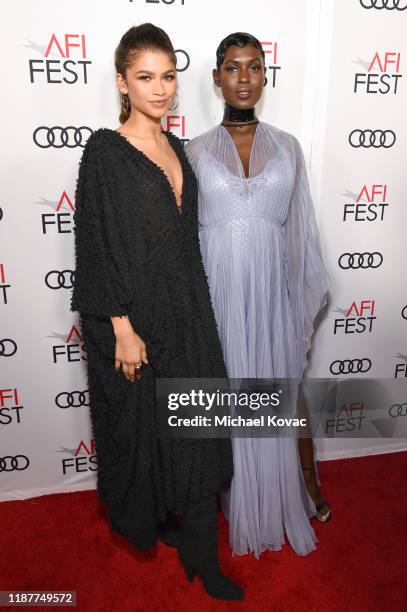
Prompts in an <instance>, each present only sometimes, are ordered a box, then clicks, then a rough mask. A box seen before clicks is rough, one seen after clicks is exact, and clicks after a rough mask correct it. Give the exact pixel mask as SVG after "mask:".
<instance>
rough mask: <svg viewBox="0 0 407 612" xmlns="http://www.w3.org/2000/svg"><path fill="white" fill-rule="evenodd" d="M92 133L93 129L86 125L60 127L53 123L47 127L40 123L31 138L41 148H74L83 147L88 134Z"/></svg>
mask: <svg viewBox="0 0 407 612" xmlns="http://www.w3.org/2000/svg"><path fill="white" fill-rule="evenodd" d="M91 134H93V130H91V129H90V127H87V126H86V125H81V127H78V128H77V127H74V126H73V125H68V126H67V127H61V126H60V125H55V126H54V127H47V126H46V125H41V126H40V127H37V129H36V130H35V131H34V133H33V139H34V142H35V144H36V145H37V146H38V147H40V148H41V149H49V147H54V149H62V147H68V148H69V149H74V148H75V147H84V146H85V144H86V141H87V139H88V138H89V136H90V135H91Z"/></svg>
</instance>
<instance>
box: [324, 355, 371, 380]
mask: <svg viewBox="0 0 407 612" xmlns="http://www.w3.org/2000/svg"><path fill="white" fill-rule="evenodd" d="M371 367H372V362H371V361H370V359H368V358H367V357H363V358H362V359H343V360H342V361H341V360H340V359H337V360H336V361H333V362H332V363H331V365H330V366H329V371H330V372H331V374H334V375H335V376H337V375H338V374H361V373H363V374H364V373H365V372H368V371H369V370H370V368H371Z"/></svg>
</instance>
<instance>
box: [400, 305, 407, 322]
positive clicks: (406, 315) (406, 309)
mask: <svg viewBox="0 0 407 612" xmlns="http://www.w3.org/2000/svg"><path fill="white" fill-rule="evenodd" d="M401 316H402V317H403V319H407V306H404V307H403V310H402V311H401Z"/></svg>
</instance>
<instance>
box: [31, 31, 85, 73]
mask: <svg viewBox="0 0 407 612" xmlns="http://www.w3.org/2000/svg"><path fill="white" fill-rule="evenodd" d="M28 42H29V44H28V45H24V47H28V48H29V49H34V50H35V51H38V53H40V54H41V55H42V56H43V58H44V59H29V60H28V67H29V71H30V82H31V83H49V84H53V85H61V84H63V83H66V84H68V85H74V84H76V83H84V84H85V85H86V84H87V83H88V68H89V66H90V65H91V64H92V62H91V60H89V59H87V49H86V37H85V34H59V35H58V36H57V35H56V34H51V36H50V39H49V41H48V44H47V45H38V44H36V43H33V42H32V41H28Z"/></svg>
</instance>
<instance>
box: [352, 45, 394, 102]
mask: <svg viewBox="0 0 407 612" xmlns="http://www.w3.org/2000/svg"><path fill="white" fill-rule="evenodd" d="M354 63H355V64H361V65H362V66H363V67H364V68H366V69H367V72H356V73H355V81H354V86H353V93H355V94H356V93H360V92H361V93H368V94H388V93H390V94H396V93H397V89H398V84H399V79H401V78H402V76H403V75H402V74H401V73H400V63H401V53H396V52H395V51H386V52H385V53H382V54H380V53H379V52H377V53H375V54H374V56H373V59H372V60H371V61H370V62H365V61H363V60H361V59H360V58H358V60H357V61H356V62H354Z"/></svg>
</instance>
